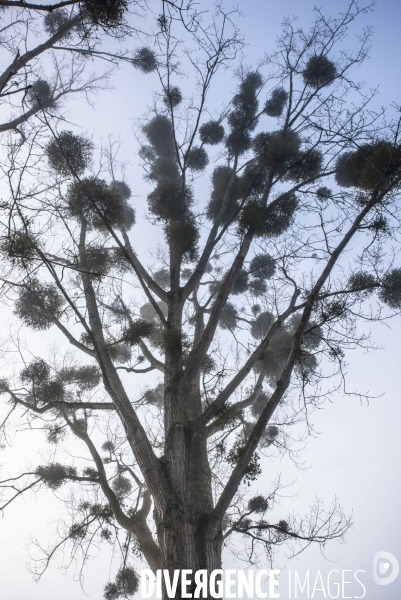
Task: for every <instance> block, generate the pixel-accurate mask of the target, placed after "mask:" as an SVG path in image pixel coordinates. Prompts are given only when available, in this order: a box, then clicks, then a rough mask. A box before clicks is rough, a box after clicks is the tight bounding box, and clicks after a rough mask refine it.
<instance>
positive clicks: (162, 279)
mask: <svg viewBox="0 0 401 600" xmlns="http://www.w3.org/2000/svg"><path fill="white" fill-rule="evenodd" d="M153 279H154V280H155V282H156V283H157V285H159V286H160V287H161V288H163V289H164V290H167V289H168V288H169V287H170V273H169V271H168V269H160V270H159V271H156V273H153Z"/></svg>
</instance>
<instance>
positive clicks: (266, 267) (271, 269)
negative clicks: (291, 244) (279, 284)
mask: <svg viewBox="0 0 401 600" xmlns="http://www.w3.org/2000/svg"><path fill="white" fill-rule="evenodd" d="M275 272H276V261H275V260H274V259H273V258H272V257H271V256H270V255H269V254H257V255H256V256H254V257H253V259H252V260H251V262H250V263H249V271H248V273H249V275H251V277H254V278H255V279H271V278H272V277H273V275H274V274H275Z"/></svg>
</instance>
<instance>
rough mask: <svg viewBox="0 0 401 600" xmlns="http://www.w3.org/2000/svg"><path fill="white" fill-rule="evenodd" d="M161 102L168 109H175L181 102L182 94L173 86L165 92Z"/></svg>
mask: <svg viewBox="0 0 401 600" xmlns="http://www.w3.org/2000/svg"><path fill="white" fill-rule="evenodd" d="M163 102H164V104H165V105H166V106H168V107H170V108H175V107H176V106H178V105H179V104H181V102H182V94H181V90H180V88H179V87H177V86H176V85H173V86H172V87H171V88H169V89H168V90H166V91H165V94H164V97H163Z"/></svg>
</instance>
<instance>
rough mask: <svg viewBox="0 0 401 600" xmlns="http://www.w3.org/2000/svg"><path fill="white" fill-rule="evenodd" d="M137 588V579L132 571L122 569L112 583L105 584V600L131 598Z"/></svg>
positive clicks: (126, 568) (127, 568)
mask: <svg viewBox="0 0 401 600" xmlns="http://www.w3.org/2000/svg"><path fill="white" fill-rule="evenodd" d="M138 588H139V578H138V575H137V574H136V572H135V571H134V569H132V568H131V567H124V568H122V569H120V570H119V572H118V573H117V577H116V580H115V582H114V583H107V584H106V585H105V588H104V598H105V600H118V598H127V597H128V596H133V595H134V594H135V593H136V592H137V591H138Z"/></svg>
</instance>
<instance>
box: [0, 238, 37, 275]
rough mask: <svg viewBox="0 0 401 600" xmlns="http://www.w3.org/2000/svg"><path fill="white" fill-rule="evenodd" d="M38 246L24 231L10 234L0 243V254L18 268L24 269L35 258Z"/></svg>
mask: <svg viewBox="0 0 401 600" xmlns="http://www.w3.org/2000/svg"><path fill="white" fill-rule="evenodd" d="M38 246H39V242H38V240H36V239H35V238H34V237H33V236H32V234H30V233H29V232H28V231H26V230H25V229H22V230H21V229H17V230H16V231H13V232H10V233H9V234H8V235H7V237H5V238H3V239H2V240H1V241H0V252H1V254H3V255H4V256H6V257H7V258H8V259H9V260H11V262H12V263H13V264H14V265H16V266H18V267H25V266H27V264H28V263H29V262H31V261H32V260H33V259H34V258H35V257H36V249H37V247H38Z"/></svg>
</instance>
